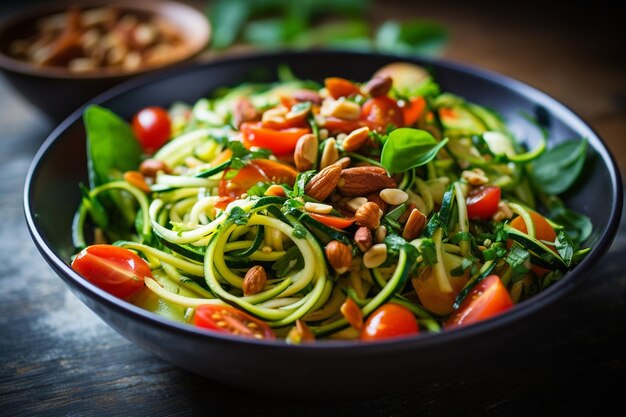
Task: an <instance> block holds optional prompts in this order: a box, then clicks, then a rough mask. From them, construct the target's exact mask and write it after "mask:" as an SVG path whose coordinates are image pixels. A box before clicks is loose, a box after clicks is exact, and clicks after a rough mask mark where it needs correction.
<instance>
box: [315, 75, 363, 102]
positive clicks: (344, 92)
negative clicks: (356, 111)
mask: <svg viewBox="0 0 626 417" xmlns="http://www.w3.org/2000/svg"><path fill="white" fill-rule="evenodd" d="M324 85H325V86H326V89H327V90H328V93H329V94H330V95H331V96H332V97H333V98H334V99H335V100H337V99H338V98H339V97H348V96H351V95H352V94H358V93H359V92H360V91H361V90H359V87H358V86H357V85H356V84H354V83H353V82H352V81H350V80H346V79H345V78H339V77H328V78H326V79H325V80H324Z"/></svg>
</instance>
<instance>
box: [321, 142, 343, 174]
mask: <svg viewBox="0 0 626 417" xmlns="http://www.w3.org/2000/svg"><path fill="white" fill-rule="evenodd" d="M338 159H339V151H338V150H337V141H336V140H335V139H334V138H330V139H327V140H326V141H325V142H324V149H323V150H322V157H321V158H320V168H326V167H327V166H329V165H331V164H334V163H335V162H337V160H338Z"/></svg>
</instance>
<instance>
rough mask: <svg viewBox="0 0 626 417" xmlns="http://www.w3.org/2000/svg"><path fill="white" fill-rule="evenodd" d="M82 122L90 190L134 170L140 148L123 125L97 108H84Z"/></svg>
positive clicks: (103, 110)
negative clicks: (83, 124) (83, 122)
mask: <svg viewBox="0 0 626 417" xmlns="http://www.w3.org/2000/svg"><path fill="white" fill-rule="evenodd" d="M83 118H84V121H85V129H86V133H87V155H88V168H89V185H90V187H91V188H94V187H96V186H98V185H101V184H104V183H107V182H109V181H113V180H118V179H120V178H121V177H122V174H123V173H124V172H126V171H130V170H133V169H137V167H138V166H139V163H140V162H141V146H140V145H139V142H138V141H137V138H135V135H134V134H133V131H132V130H131V128H130V126H129V125H128V123H127V122H126V121H124V120H123V119H122V118H121V117H119V116H118V115H116V114H115V113H113V112H112V111H111V110H108V109H105V108H104V107H100V106H97V105H91V106H89V107H87V109H86V110H85V113H84V116H83Z"/></svg>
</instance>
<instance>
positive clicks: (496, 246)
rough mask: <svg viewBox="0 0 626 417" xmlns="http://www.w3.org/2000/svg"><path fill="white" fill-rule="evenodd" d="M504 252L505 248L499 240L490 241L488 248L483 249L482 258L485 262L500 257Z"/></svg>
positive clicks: (505, 251)
mask: <svg viewBox="0 0 626 417" xmlns="http://www.w3.org/2000/svg"><path fill="white" fill-rule="evenodd" d="M506 253H507V250H506V248H504V247H503V246H502V244H501V243H500V242H496V243H492V244H491V246H490V247H489V249H485V250H484V251H483V259H484V260H485V262H486V261H494V260H498V259H502V258H503V257H504V256H505V255H506Z"/></svg>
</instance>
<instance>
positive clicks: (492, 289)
mask: <svg viewBox="0 0 626 417" xmlns="http://www.w3.org/2000/svg"><path fill="white" fill-rule="evenodd" d="M511 307H513V301H512V300H511V296H510V295H509V292H508V291H507V290H506V288H505V287H504V285H503V284H502V281H501V280H500V278H499V277H498V276H497V275H489V276H488V277H487V278H485V279H484V280H482V281H481V282H479V283H478V284H477V285H476V287H474V289H472V291H470V293H469V294H468V295H467V297H465V300H463V303H462V304H461V306H460V307H459V309H458V310H457V311H456V312H455V313H454V314H452V316H451V317H450V318H449V319H448V321H447V322H446V324H445V327H459V326H465V325H468V324H474V323H477V322H479V321H482V320H486V319H488V318H491V317H494V316H497V315H498V314H501V313H502V312H504V311H506V310H508V309H509V308H511Z"/></svg>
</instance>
